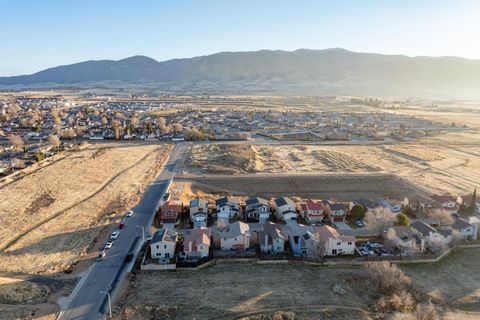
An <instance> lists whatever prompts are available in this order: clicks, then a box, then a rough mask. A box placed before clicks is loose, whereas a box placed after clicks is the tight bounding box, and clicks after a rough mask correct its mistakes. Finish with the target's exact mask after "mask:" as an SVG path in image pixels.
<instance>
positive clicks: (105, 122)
mask: <svg viewBox="0 0 480 320" xmlns="http://www.w3.org/2000/svg"><path fill="white" fill-rule="evenodd" d="M101 122H102V125H104V126H106V125H107V124H108V119H107V117H105V116H103V117H102V119H101Z"/></svg>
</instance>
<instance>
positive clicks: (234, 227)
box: [219, 221, 250, 238]
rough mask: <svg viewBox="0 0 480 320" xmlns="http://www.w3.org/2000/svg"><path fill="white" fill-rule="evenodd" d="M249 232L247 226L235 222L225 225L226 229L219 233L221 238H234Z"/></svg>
mask: <svg viewBox="0 0 480 320" xmlns="http://www.w3.org/2000/svg"><path fill="white" fill-rule="evenodd" d="M249 230H250V227H249V226H248V224H246V223H244V222H241V221H237V222H235V223H231V224H229V225H227V227H226V228H225V229H224V230H222V231H220V232H219V235H220V237H221V238H234V237H236V236H239V235H242V234H247V233H248V232H249Z"/></svg>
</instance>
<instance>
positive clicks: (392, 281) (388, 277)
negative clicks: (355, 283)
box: [365, 261, 411, 296]
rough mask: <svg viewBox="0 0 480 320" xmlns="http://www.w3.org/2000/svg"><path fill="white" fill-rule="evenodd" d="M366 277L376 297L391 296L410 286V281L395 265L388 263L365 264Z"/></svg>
mask: <svg viewBox="0 0 480 320" xmlns="http://www.w3.org/2000/svg"><path fill="white" fill-rule="evenodd" d="M365 270H366V272H367V277H368V279H369V281H370V283H371V285H372V287H373V288H374V289H376V292H377V294H378V295H380V296H381V295H392V294H394V293H398V292H400V291H401V290H405V289H406V288H408V287H409V286H410V285H411V279H410V278H409V277H408V276H406V275H405V274H404V273H403V271H402V270H401V269H400V268H399V267H397V265H395V264H391V263H390V262H388V261H379V262H367V263H366V264H365Z"/></svg>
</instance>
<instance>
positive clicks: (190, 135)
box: [183, 127, 194, 140]
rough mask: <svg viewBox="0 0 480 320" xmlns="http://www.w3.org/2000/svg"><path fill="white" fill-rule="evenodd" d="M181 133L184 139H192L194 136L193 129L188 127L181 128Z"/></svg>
mask: <svg viewBox="0 0 480 320" xmlns="http://www.w3.org/2000/svg"><path fill="white" fill-rule="evenodd" d="M183 135H184V137H185V140H193V138H194V135H193V130H192V129H191V128H188V127H187V128H185V129H184V130H183Z"/></svg>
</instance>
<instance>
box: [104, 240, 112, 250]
mask: <svg viewBox="0 0 480 320" xmlns="http://www.w3.org/2000/svg"><path fill="white" fill-rule="evenodd" d="M112 246H113V241H112V240H108V241H107V243H105V247H104V249H110V248H111V247H112Z"/></svg>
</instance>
